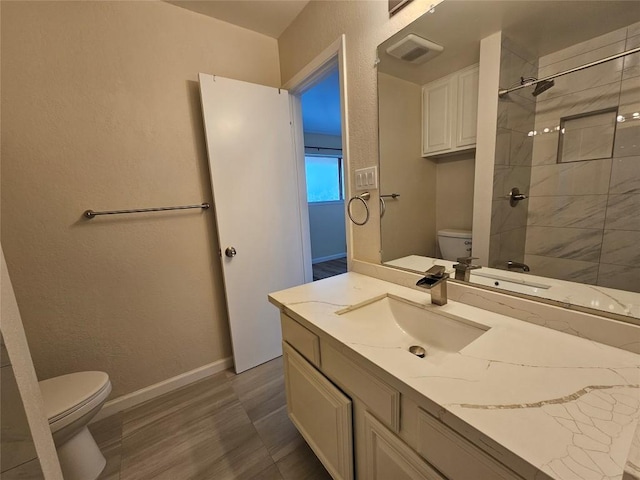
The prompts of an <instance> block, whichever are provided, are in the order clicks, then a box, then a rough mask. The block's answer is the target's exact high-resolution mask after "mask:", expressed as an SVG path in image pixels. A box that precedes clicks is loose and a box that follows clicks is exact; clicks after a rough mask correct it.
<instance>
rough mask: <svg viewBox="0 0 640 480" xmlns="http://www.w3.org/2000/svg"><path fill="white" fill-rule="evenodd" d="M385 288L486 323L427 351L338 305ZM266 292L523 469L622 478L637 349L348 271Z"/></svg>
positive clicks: (635, 397)
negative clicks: (454, 343) (357, 320)
mask: <svg viewBox="0 0 640 480" xmlns="http://www.w3.org/2000/svg"><path fill="white" fill-rule="evenodd" d="M385 294H392V295H396V296H398V297H401V298H405V299H407V300H409V301H411V302H415V303H419V304H421V305H424V308H436V309H438V310H439V311H441V312H444V313H449V314H452V315H457V316H459V317H463V318H468V319H473V321H474V322H477V323H481V324H483V325H486V326H487V327H490V328H489V330H488V331H487V332H486V333H484V334H483V335H481V336H480V337H479V338H478V339H477V340H475V341H474V342H472V343H470V344H469V345H467V346H466V347H465V348H463V349H462V350H460V352H457V353H450V354H447V355H445V356H444V357H442V356H438V357H437V359H432V360H430V359H429V356H427V357H426V358H424V359H420V358H418V357H415V356H413V355H411V354H410V353H409V352H407V350H406V348H401V347H399V346H397V345H392V344H390V343H389V340H388V339H386V338H379V337H380V336H376V335H375V334H374V333H372V332H370V331H369V332H363V331H362V330H363V329H362V328H361V327H359V328H354V327H353V325H350V324H349V321H348V319H346V318H345V317H344V316H340V315H337V314H336V312H337V311H340V310H344V309H345V308H348V307H352V306H355V305H358V304H360V303H362V302H366V301H368V300H371V299H372V298H374V297H377V296H380V295H385ZM269 299H270V301H271V302H272V303H273V304H274V305H276V306H277V307H279V308H280V309H282V310H283V311H285V312H288V313H289V314H293V315H294V316H296V317H299V318H302V319H304V320H305V321H306V322H308V323H309V325H310V326H314V327H315V328H317V329H319V330H321V331H323V332H324V333H326V334H327V335H329V336H330V337H333V338H334V339H335V340H337V341H339V342H341V343H342V344H344V345H346V346H347V347H349V348H350V349H352V350H353V351H355V352H357V353H358V354H360V355H362V356H363V357H365V358H367V359H368V360H369V361H370V362H372V363H373V364H374V365H376V366H378V367H379V368H381V369H382V370H384V371H386V372H387V373H389V374H391V375H393V376H394V377H396V378H397V379H398V380H400V381H401V382H402V383H403V384H405V385H406V386H407V387H409V388H410V389H412V390H414V391H415V392H416V393H418V394H420V395H423V396H424V397H426V398H428V399H429V400H430V401H431V402H433V403H434V404H435V405H436V407H435V408H434V411H430V413H432V414H434V415H436V416H437V417H438V418H440V420H442V421H443V422H444V423H445V424H448V425H449V426H451V427H452V428H454V429H455V430H457V431H458V432H459V433H460V434H462V435H464V436H465V437H466V438H468V439H469V440H471V441H472V442H474V443H475V444H477V445H479V446H481V447H482V448H484V449H485V450H487V451H489V452H491V453H492V454H493V455H494V456H495V457H496V458H498V459H500V460H501V461H503V463H505V464H506V465H508V466H510V467H511V468H513V469H514V470H515V471H517V472H518V473H520V474H521V475H522V476H524V477H525V478H536V479H538V478H552V479H561V480H572V479H619V478H622V475H623V470H624V467H625V463H626V461H627V457H628V455H629V452H630V449H631V446H632V443H633V438H634V434H635V431H636V427H637V425H638V421H639V419H640V356H639V355H636V354H633V353H630V352H627V351H624V350H619V349H616V348H613V347H609V346H606V345H603V344H600V343H597V342H593V341H591V340H587V339H583V338H578V337H575V336H572V335H568V334H564V333H561V332H558V331H555V330H551V329H547V328H544V327H540V326H538V325H534V324H530V323H528V322H523V321H520V320H516V319H513V318H510V317H506V316H504V315H499V314H496V313H492V312H488V311H485V310H480V309H478V308H475V307H472V306H469V305H465V304H462V303H458V302H451V301H450V302H449V303H448V304H447V305H445V306H442V307H436V306H432V305H431V303H430V296H429V293H428V292H427V291H419V290H415V289H411V288H407V287H403V286H400V285H396V284H393V283H389V282H385V281H382V280H378V279H375V278H372V277H368V276H365V275H360V274H357V273H353V272H350V273H347V274H344V275H339V276H336V277H331V278H329V279H325V280H322V281H319V282H313V283H309V284H306V285H301V286H298V287H294V288H291V289H287V290H283V291H280V292H276V293H272V294H271V295H270V296H269ZM636 442H637V440H636Z"/></svg>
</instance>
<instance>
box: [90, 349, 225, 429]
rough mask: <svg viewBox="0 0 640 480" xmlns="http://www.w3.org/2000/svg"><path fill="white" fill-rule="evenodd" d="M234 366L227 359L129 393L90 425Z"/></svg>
mask: <svg viewBox="0 0 640 480" xmlns="http://www.w3.org/2000/svg"><path fill="white" fill-rule="evenodd" d="M232 366H233V358H232V357H227V358H223V359H221V360H218V361H216V362H213V363H209V364H208V365H203V366H202V367H198V368H196V369H194V370H191V371H189V372H185V373H181V374H180V375H177V376H175V377H172V378H168V379H166V380H163V381H162V382H158V383H154V384H153V385H149V386H148V387H144V388H141V389H140V390H136V391H135V392H131V393H127V394H126V395H122V396H121V397H118V398H114V399H113V400H109V401H108V402H106V403H105V404H104V406H103V407H102V410H100V411H99V412H98V414H97V415H96V416H95V417H94V418H93V419H92V420H91V422H89V423H94V422H97V421H98V420H102V419H103V418H107V417H110V416H111V415H115V414H116V413H118V412H122V411H123V410H126V409H127V408H131V407H135V406H136V405H140V404H141V403H143V402H146V401H148V400H151V399H153V398H155V397H159V396H160V395H164V394H165V393H169V392H171V391H173V390H177V389H178V388H180V387H184V386H185V385H189V384H190V383H193V382H197V381H198V380H201V379H203V378H205V377H208V376H210V375H213V374H215V373H219V372H222V371H224V370H226V369H228V368H230V367H232Z"/></svg>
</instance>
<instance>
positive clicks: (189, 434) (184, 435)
mask: <svg viewBox="0 0 640 480" xmlns="http://www.w3.org/2000/svg"><path fill="white" fill-rule="evenodd" d="M237 406H238V407H239V408H240V409H242V405H240V404H239V403H238V405H237ZM242 412H243V413H244V415H245V417H246V423H244V424H243V425H241V426H240V427H241V428H243V429H244V428H250V429H251V430H252V432H251V433H250V434H247V435H243V437H245V438H250V437H252V436H256V435H257V430H256V428H255V426H254V425H253V423H251V419H250V418H249V417H248V416H247V414H246V411H244V409H242ZM237 413H238V414H240V411H238V412H237ZM201 421H202V419H199V420H198V421H196V422H193V423H192V424H191V425H190V427H191V428H192V429H193V428H195V431H182V432H181V433H179V434H178V435H179V437H176V438H173V439H172V438H168V437H161V438H160V439H159V441H158V442H157V444H165V447H164V448H166V445H167V444H168V445H174V444H175V442H178V441H180V440H182V442H181V443H184V440H185V439H188V440H190V441H191V442H193V440H194V439H195V438H196V437H197V435H195V434H197V432H202V430H200V429H198V428H197V427H198V424H199V423H200V422H201ZM212 431H216V430H212ZM216 433H218V434H219V432H217V431H216ZM141 435H142V438H143V439H144V438H145V437H146V436H147V435H148V433H147V432H143V433H142V434H141ZM216 438H217V439H218V438H219V437H216ZM258 439H259V440H260V443H261V444H262V445H263V446H264V442H263V441H262V438H261V437H260V436H259V435H258ZM125 440H130V438H125ZM209 441H211V438H201V439H199V441H198V442H197V443H196V444H193V443H191V445H190V447H189V448H190V449H195V448H199V447H201V446H202V445H206V444H207V443H208V442H209ZM187 443H189V442H187ZM134 445H135V444H134ZM240 446H241V445H237V446H236V447H234V448H232V449H231V450H229V451H233V450H235V449H236V448H239V447H240ZM127 447H128V446H127V445H126V444H125V442H123V456H126V457H127V458H131V457H134V456H136V455H137V456H139V455H144V452H140V451H139V450H140V449H134V450H133V452H129V454H128V455H125V453H126V448H127ZM128 448H132V447H128ZM265 448H266V447H265ZM136 450H138V452H136ZM143 450H144V449H143ZM267 452H268V450H267ZM220 458H221V457H220Z"/></svg>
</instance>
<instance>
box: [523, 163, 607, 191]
mask: <svg viewBox="0 0 640 480" xmlns="http://www.w3.org/2000/svg"><path fill="white" fill-rule="evenodd" d="M610 172H611V159H605V160H589V161H584V162H572V163H560V164H554V165H540V166H534V167H532V168H531V187H530V189H529V194H530V196H546V195H602V194H606V193H608V190H609V177H610Z"/></svg>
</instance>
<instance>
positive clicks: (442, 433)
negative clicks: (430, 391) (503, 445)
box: [418, 410, 521, 480]
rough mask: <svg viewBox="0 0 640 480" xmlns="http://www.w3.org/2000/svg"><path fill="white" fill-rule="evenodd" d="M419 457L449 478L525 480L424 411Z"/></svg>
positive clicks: (419, 419)
mask: <svg viewBox="0 0 640 480" xmlns="http://www.w3.org/2000/svg"><path fill="white" fill-rule="evenodd" d="M418 453H419V454H420V455H422V457H423V458H424V459H425V460H427V461H428V462H429V463H431V464H432V465H433V466H435V467H436V468H437V469H438V470H440V471H441V472H442V473H444V474H445V475H446V476H447V477H449V478H473V479H474V480H497V479H505V480H520V479H521V477H519V476H518V475H516V474H515V473H514V472H512V471H511V470H509V469H508V468H507V467H505V466H504V465H502V464H501V463H500V462H498V461H497V460H494V459H493V458H491V457H490V456H489V455H488V454H486V453H484V452H483V451H482V450H480V449H479V448H478V447H476V446H475V445H473V444H472V443H471V442H469V441H468V440H466V439H465V438H463V437H462V436H461V435H459V434H457V433H456V432H454V431H453V430H451V429H450V428H449V427H447V426H446V425H444V424H443V423H442V422H440V421H439V420H437V419H436V418H434V417H433V416H431V415H430V414H428V413H427V412H425V411H423V410H419V412H418Z"/></svg>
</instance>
